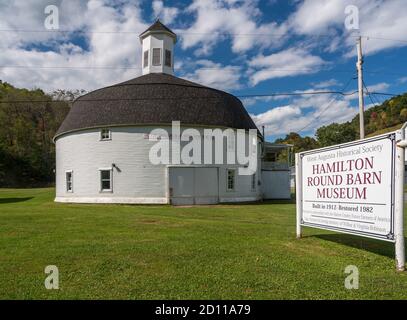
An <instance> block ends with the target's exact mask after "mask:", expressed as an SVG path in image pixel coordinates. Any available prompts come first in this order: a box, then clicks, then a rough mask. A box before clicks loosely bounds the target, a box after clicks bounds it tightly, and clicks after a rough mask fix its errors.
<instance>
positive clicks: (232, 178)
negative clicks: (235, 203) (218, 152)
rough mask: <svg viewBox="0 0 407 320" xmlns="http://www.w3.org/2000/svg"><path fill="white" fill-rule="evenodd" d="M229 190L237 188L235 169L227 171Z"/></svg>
mask: <svg viewBox="0 0 407 320" xmlns="http://www.w3.org/2000/svg"><path fill="white" fill-rule="evenodd" d="M227 190H228V191H233V190H235V170H233V169H228V171H227Z"/></svg>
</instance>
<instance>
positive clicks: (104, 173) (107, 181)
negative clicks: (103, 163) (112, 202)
mask: <svg viewBox="0 0 407 320" xmlns="http://www.w3.org/2000/svg"><path fill="white" fill-rule="evenodd" d="M100 190H101V191H112V190H113V188H112V170H111V169H101V170H100Z"/></svg>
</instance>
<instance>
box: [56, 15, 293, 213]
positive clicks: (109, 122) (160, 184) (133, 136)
mask: <svg viewBox="0 0 407 320" xmlns="http://www.w3.org/2000/svg"><path fill="white" fill-rule="evenodd" d="M140 41H141V43H142V48H143V52H142V66H143V75H142V76H140V77H138V78H135V79H132V80H129V81H126V82H123V83H119V84H116V85H113V86H109V87H105V88H101V89H98V90H95V91H93V92H90V93H88V94H86V95H84V96H82V97H80V98H78V99H77V100H75V102H74V103H73V106H72V108H71V110H70V112H69V114H68V115H67V117H66V119H65V120H64V122H63V123H62V125H61V127H60V128H59V130H58V132H57V133H56V135H55V138H54V141H55V144H56V198H55V201H57V202H73V203H151V204H167V203H172V204H182V205H189V204H214V203H224V202H248V201H258V200H262V199H272V198H281V199H282V198H285V199H287V198H290V183H289V177H290V173H289V166H288V163H278V161H277V158H278V154H279V152H281V151H282V150H284V148H286V147H285V146H281V145H280V146H275V145H272V144H268V143H267V144H265V143H264V141H263V137H262V135H261V134H260V132H259V131H258V130H257V127H256V125H255V124H254V122H253V121H252V119H251V117H250V116H249V114H248V113H247V111H246V110H245V108H244V107H243V105H242V103H241V101H240V100H239V99H238V98H236V97H234V96H233V95H231V94H229V93H226V92H223V91H220V90H216V89H212V88H208V87H205V86H202V85H200V84H197V83H193V82H190V81H187V80H184V79H181V78H178V77H175V76H174V75H173V74H174V54H173V53H174V50H173V48H174V45H175V43H176V41H177V37H176V35H175V34H174V33H173V32H172V31H171V30H170V29H168V28H167V27H166V26H164V25H163V24H162V23H161V22H160V21H158V20H157V21H156V22H155V23H154V24H153V25H152V26H151V27H150V28H148V29H147V30H146V31H145V32H143V33H142V34H141V35H140ZM172 121H180V122H181V131H182V130H185V129H187V128H194V129H197V130H198V131H199V132H203V130H204V129H205V128H212V129H213V128H221V129H226V128H231V129H233V130H237V129H245V130H246V131H248V130H249V129H256V130H257V132H258V136H259V140H258V141H259V152H258V159H257V161H258V165H257V171H256V172H255V174H253V175H239V174H237V170H238V168H239V165H238V164H236V165H228V164H226V162H225V163H224V164H216V165H214V164H210V165H183V164H180V165H164V164H160V165H154V164H152V163H151V161H150V159H149V151H150V149H151V147H152V146H153V145H154V144H155V143H156V142H154V141H150V139H149V134H150V132H151V131H152V130H153V129H155V128H162V129H165V130H168V132H169V133H170V131H171V123H172ZM247 135H248V133H247ZM225 148H226V144H225ZM235 152H236V151H235ZM202 157H204V154H202Z"/></svg>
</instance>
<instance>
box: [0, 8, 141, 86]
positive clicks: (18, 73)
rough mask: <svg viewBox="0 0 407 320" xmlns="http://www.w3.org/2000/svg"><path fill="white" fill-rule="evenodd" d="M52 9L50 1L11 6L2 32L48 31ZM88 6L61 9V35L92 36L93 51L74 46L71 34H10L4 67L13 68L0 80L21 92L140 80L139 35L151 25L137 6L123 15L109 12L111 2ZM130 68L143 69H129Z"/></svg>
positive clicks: (3, 15)
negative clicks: (45, 23) (46, 11)
mask: <svg viewBox="0 0 407 320" xmlns="http://www.w3.org/2000/svg"><path fill="white" fill-rule="evenodd" d="M21 3H24V5H20V4H21ZM47 4H48V2H47V1H35V2H24V1H14V2H13V4H8V5H7V6H6V9H5V10H4V11H3V9H2V11H1V12H0V21H1V28H8V29H29V30H44V31H45V29H44V26H43V20H44V17H45V16H46V15H44V13H43V12H44V8H45V6H46V5H47ZM83 4H84V2H83V1H71V0H69V1H68V0H62V1H61V2H60V3H59V8H60V9H59V12H60V29H61V30H72V31H82V30H85V31H89V32H88V33H82V35H83V37H84V38H83V39H84V41H85V42H86V44H87V47H88V49H86V50H83V49H82V48H81V47H79V46H78V45H75V44H74V43H72V42H70V37H71V36H72V35H71V34H70V33H61V32H36V33H27V34H26V33H22V34H20V33H5V34H6V35H9V38H8V39H7V41H6V43H5V48H3V49H2V50H1V51H0V65H7V66H10V67H9V68H2V69H1V70H0V78H1V79H3V80H6V81H8V82H10V83H12V84H14V85H16V86H20V87H27V88H32V87H34V86H36V87H41V88H43V89H45V90H49V91H50V90H54V89H57V88H63V89H77V88H79V89H86V90H91V89H96V88H99V87H102V86H106V85H110V84H113V83H117V82H119V81H124V80H127V79H130V78H133V77H136V76H138V75H140V74H141V69H139V68H137V67H138V66H140V65H141V61H140V60H141V47H140V43H139V39H138V34H137V33H134V31H140V30H145V29H146V28H147V27H148V25H147V24H145V23H143V20H142V18H141V10H140V8H139V6H138V5H137V3H135V2H134V1H131V2H128V1H124V2H122V6H121V7H120V10H118V9H117V8H114V7H111V6H109V2H107V1H98V0H91V1H88V2H86V3H85V5H83ZM27 12H31V13H34V14H27ZM12 13H14V14H12ZM71 19H72V20H71ZM68 26H69V27H68ZM101 31H102V32H101ZM103 31H108V32H107V33H104V32H103ZM128 31H131V32H132V33H128ZM113 32H118V33H113ZM2 35H3V34H2ZM2 44H3V43H2ZM39 44H40V45H41V46H47V47H50V48H51V49H50V50H48V51H43V50H42V51H40V50H37V49H35V47H33V45H39ZM118 48H120V49H118ZM129 65H130V66H132V67H135V66H137V67H136V68H135V69H126V66H129ZM11 66H35V68H13V67H11ZM58 67H60V68H58ZM92 67H94V68H92ZM103 67H109V68H108V69H103ZM116 67H117V68H116Z"/></svg>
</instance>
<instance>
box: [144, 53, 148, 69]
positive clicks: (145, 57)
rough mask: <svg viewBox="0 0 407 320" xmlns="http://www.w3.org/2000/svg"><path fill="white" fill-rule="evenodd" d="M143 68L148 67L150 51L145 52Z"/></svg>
mask: <svg viewBox="0 0 407 320" xmlns="http://www.w3.org/2000/svg"><path fill="white" fill-rule="evenodd" d="M143 67H144V68H145V67H148V50H146V51H144V61H143Z"/></svg>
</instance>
